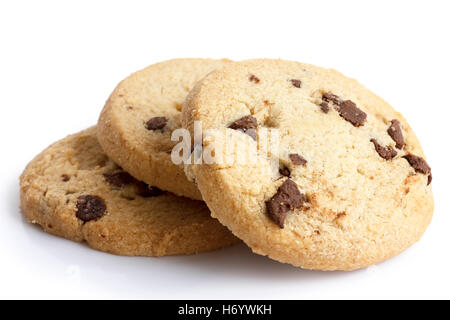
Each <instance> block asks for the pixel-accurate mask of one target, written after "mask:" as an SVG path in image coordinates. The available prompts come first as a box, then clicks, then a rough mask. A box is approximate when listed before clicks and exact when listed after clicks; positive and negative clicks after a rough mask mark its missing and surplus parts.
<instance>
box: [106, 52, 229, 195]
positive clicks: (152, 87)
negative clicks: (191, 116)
mask: <svg viewBox="0 0 450 320" xmlns="http://www.w3.org/2000/svg"><path fill="white" fill-rule="evenodd" d="M226 63H228V61H227V60H211V59H175V60H169V61H164V62H161V63H157V64H154V65H151V66H149V67H147V68H145V69H143V70H141V71H138V72H136V73H133V74H132V75H130V76H129V77H128V78H126V79H125V80H123V81H122V82H121V83H119V85H118V86H117V87H116V89H115V90H114V92H113V93H112V94H111V96H110V97H109V99H108V101H107V102H106V105H105V107H104V109H103V111H102V113H101V115H100V119H99V121H98V140H99V142H100V144H101V146H102V147H103V149H104V150H105V152H106V154H107V155H108V156H109V157H110V158H111V159H112V160H113V161H114V162H116V163H117V164H118V165H120V166H121V167H122V168H124V170H126V171H127V172H129V173H130V174H131V175H132V176H133V177H135V178H137V179H139V180H142V181H144V182H146V183H152V184H153V185H155V186H157V187H159V188H161V189H163V190H168V191H170V192H173V193H175V194H177V195H180V196H185V197H188V198H191V199H197V200H201V195H200V192H199V191H198V189H197V188H196V186H195V185H194V184H193V183H192V182H190V181H188V180H187V179H186V176H185V174H184V172H183V166H180V165H176V164H174V163H173V162H172V160H171V151H172V148H173V147H174V146H175V145H176V144H177V141H171V134H172V131H173V130H175V129H178V128H180V127H181V120H180V116H181V107H182V104H183V101H184V99H185V98H186V95H187V94H188V93H189V90H191V89H192V87H193V86H194V85H195V83H196V82H197V81H199V80H200V79H201V78H203V77H204V76H205V75H207V74H208V73H209V72H211V71H213V70H214V69H216V68H219V67H221V66H223V65H225V64H226Z"/></svg>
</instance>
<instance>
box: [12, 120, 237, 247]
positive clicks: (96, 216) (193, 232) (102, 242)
mask: <svg viewBox="0 0 450 320" xmlns="http://www.w3.org/2000/svg"><path fill="white" fill-rule="evenodd" d="M95 133H96V132H95V128H90V129H87V130H85V131H82V132H80V133H77V134H74V135H71V136H68V137H67V138H65V139H63V140H61V141H58V142H56V143H54V144H53V145H51V146H50V147H49V148H47V149H46V150H45V151H43V152H42V153H41V154H39V155H38V156H37V157H36V158H35V159H34V160H32V161H31V162H30V164H28V166H27V168H26V169H25V171H24V173H23V174H22V176H21V178H20V191H21V203H22V205H21V207H22V211H23V213H24V214H25V217H26V218H27V219H28V221H30V222H32V223H36V224H39V225H41V226H42V228H43V229H44V230H45V231H46V232H48V233H51V234H54V235H57V236H61V237H64V238H67V239H70V240H74V241H78V242H81V241H83V240H85V241H86V242H87V243H88V245H89V246H91V247H92V248H94V249H97V250H101V251H105V252H110V253H114V254H118V255H129V256H165V255H181V254H193V253H197V252H204V251H210V250H215V249H219V248H222V247H226V246H229V245H231V244H233V243H235V242H236V241H237V239H236V238H235V237H234V236H233V235H232V234H231V233H230V232H229V231H228V230H227V229H226V228H225V227H223V226H222V225H221V224H220V223H219V222H218V221H217V220H215V219H213V218H211V216H210V213H209V211H208V209H207V207H206V205H205V204H204V203H203V202H200V201H195V200H190V199H187V198H182V197H177V196H175V195H172V194H170V193H167V192H163V191H161V190H159V189H157V188H153V187H148V186H147V185H146V184H144V183H142V182H139V181H137V180H136V179H134V178H132V177H131V176H130V175H129V174H128V173H126V172H125V171H123V170H122V169H121V168H120V167H118V166H117V165H116V164H114V162H113V161H112V160H110V159H109V158H108V157H107V156H106V155H105V154H104V153H103V151H102V149H101V147H100V145H99V144H98V142H97V139H96V138H95Z"/></svg>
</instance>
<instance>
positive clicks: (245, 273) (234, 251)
mask: <svg viewBox="0 0 450 320" xmlns="http://www.w3.org/2000/svg"><path fill="white" fill-rule="evenodd" d="M160 259H165V260H166V262H167V264H169V263H174V264H175V265H176V266H177V267H178V268H179V267H180V264H182V265H183V268H187V269H194V270H197V271H198V270H202V271H203V272H205V273H206V274H209V275H214V276H226V277H231V278H235V279H242V278H243V277H244V278H245V279H247V280H249V279H253V280H264V281H270V280H276V281H283V280H287V281H292V280H296V281H302V280H314V279H316V280H319V279H321V280H323V279H325V278H334V277H339V276H344V275H346V274H348V273H346V272H339V271H335V272H324V271H313V270H306V269H301V268H298V267H294V266H292V265H289V264H285V263H280V262H278V261H275V260H272V259H270V258H268V257H265V256H261V255H258V254H255V253H253V252H252V251H251V249H250V248H248V247H247V246H246V245H245V244H244V243H240V244H237V245H234V246H232V247H229V248H225V249H221V250H218V251H214V252H209V253H202V254H197V255H192V256H186V257H165V258H160Z"/></svg>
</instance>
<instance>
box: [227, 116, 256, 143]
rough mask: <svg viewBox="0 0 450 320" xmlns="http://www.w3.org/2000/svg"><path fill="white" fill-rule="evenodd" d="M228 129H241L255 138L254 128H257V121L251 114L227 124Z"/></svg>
mask: <svg viewBox="0 0 450 320" xmlns="http://www.w3.org/2000/svg"><path fill="white" fill-rule="evenodd" d="M228 128H230V129H234V130H241V131H242V132H244V133H246V134H248V135H249V136H250V137H252V138H253V139H254V140H256V128H258V121H257V120H256V118H255V117H253V116H245V117H242V118H240V119H238V120H236V121H234V122H233V123H232V124H230V125H229V126H228Z"/></svg>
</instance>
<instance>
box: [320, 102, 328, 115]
mask: <svg viewBox="0 0 450 320" xmlns="http://www.w3.org/2000/svg"><path fill="white" fill-rule="evenodd" d="M319 106H320V110H322V112H323V113H328V111H330V107H329V106H328V103H327V102H325V101H323V102H322V103H321V104H320V105H319Z"/></svg>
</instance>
